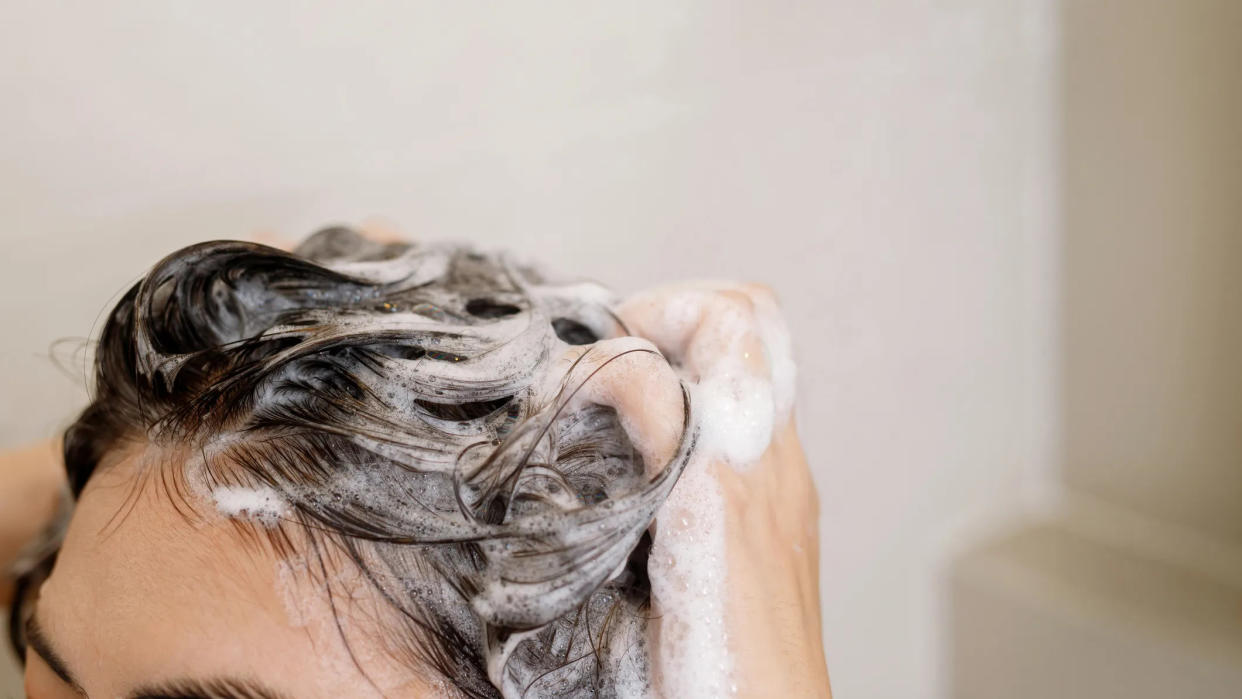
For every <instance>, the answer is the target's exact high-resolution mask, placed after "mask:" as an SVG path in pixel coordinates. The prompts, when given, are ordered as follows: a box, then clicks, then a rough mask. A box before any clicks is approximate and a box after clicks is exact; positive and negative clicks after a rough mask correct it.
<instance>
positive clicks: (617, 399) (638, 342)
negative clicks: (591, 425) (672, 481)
mask: <svg viewBox="0 0 1242 699" xmlns="http://www.w3.org/2000/svg"><path fill="white" fill-rule="evenodd" d="M552 376H554V377H557V379H556V381H557V385H556V388H554V389H553V390H559V391H562V395H563V396H564V397H565V398H567V399H568V400H570V408H571V409H572V407H573V406H574V404H580V403H582V402H587V403H595V404H597V405H606V406H609V407H611V408H613V409H614V410H616V411H617V417H618V419H619V420H620V422H621V427H622V429H624V430H625V432H626V434H627V435H628V436H629V438H630V442H631V443H633V444H634V447H635V449H637V450H638V452H639V454H641V455H642V457H643V463H644V465H645V468H646V472H647V475H648V476H649V477H650V476H654V475H655V474H657V473H659V472H660V471H661V470H663V468H664V467H665V465H666V464H668V462H669V461H670V460H671V459H672V458H673V456H674V454H676V452H677V448H678V446H679V445H680V444H681V439H682V432H683V427H684V424H685V417H686V416H685V402H684V399H683V394H682V388H681V381H680V380H679V379H678V378H677V375H676V374H675V373H674V372H673V369H672V367H670V366H669V364H668V362H667V361H665V359H664V357H663V356H662V355H661V354H660V353H659V351H658V350H657V349H656V348H655V346H654V345H653V344H652V343H651V342H649V341H647V340H643V339H641V338H637V337H622V338H616V339H612V340H603V341H601V342H597V343H595V344H593V345H581V346H573V347H569V348H568V349H567V350H566V352H565V354H563V355H562V356H561V357H560V358H559V359H558V360H557V366H556V367H555V368H554V371H553V372H552ZM559 377H564V378H563V379H561V378H559ZM562 385H563V388H561V386H562Z"/></svg>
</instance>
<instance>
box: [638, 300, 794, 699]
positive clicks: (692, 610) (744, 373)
mask: <svg viewBox="0 0 1242 699" xmlns="http://www.w3.org/2000/svg"><path fill="white" fill-rule="evenodd" d="M721 292H731V294H722V293H721ZM738 294H744V295H745V298H740V297H739V296H738ZM626 308H628V309H629V311H631V312H632V313H633V314H634V315H633V316H632V317H634V318H635V320H637V321H638V322H639V323H640V324H641V326H642V331H643V335H644V336H646V337H648V338H649V339H651V340H652V341H653V342H655V343H656V344H657V345H658V346H660V347H661V349H663V350H664V351H665V352H666V353H667V354H668V355H669V357H670V359H672V360H673V361H674V362H675V363H676V364H677V365H678V366H679V373H680V374H681V375H682V379H683V380H684V381H685V382H686V383H687V384H688V385H689V388H690V394H691V404H692V406H693V413H694V414H693V419H694V424H695V427H696V428H697V430H698V443H697V444H696V455H695V457H694V459H693V460H692V461H691V462H690V463H689V465H687V467H686V470H685V471H684V472H683V473H682V475H681V479H680V481H679V482H678V483H677V485H676V487H675V488H674V489H673V491H672V493H671V495H670V496H669V498H668V500H667V501H666V502H665V504H664V506H663V507H662V508H661V509H660V512H659V514H658V515H657V516H656V525H655V537H654V541H653V546H652V551H651V558H650V560H649V561H648V572H649V575H650V579H651V598H652V605H653V608H654V610H655V612H656V618H658V619H659V622H657V623H658V625H659V626H658V634H659V636H658V637H657V638H655V639H653V640H654V644H653V652H654V654H655V658H654V661H655V662H654V669H655V674H656V677H655V678H654V681H655V684H656V686H657V687H658V688H659V690H660V693H661V694H662V695H663V696H666V697H679V698H684V699H714V698H718V697H724V696H730V695H732V694H735V693H736V691H737V690H736V685H735V683H734V680H733V659H732V657H731V655H730V652H729V639H728V634H727V631H726V627H725V612H726V608H725V607H726V600H727V596H726V589H727V588H726V585H727V580H726V573H727V570H728V568H727V558H726V554H727V548H726V539H725V536H726V531H725V509H724V508H725V502H724V496H723V493H722V492H721V490H720V485H719V483H718V482H717V480H716V479H715V477H714V476H713V475H712V474H711V472H710V470H709V469H710V467H711V465H712V464H725V465H727V466H728V467H732V468H733V469H736V470H746V469H748V468H750V467H752V466H753V465H754V464H756V463H757V462H758V461H759V459H760V458H761V457H762V455H763V453H764V452H765V451H766V450H767V448H768V445H769V444H770V443H771V441H772V435H773V432H774V431H775V429H776V428H777V427H778V426H779V425H783V424H784V423H785V422H786V421H788V420H789V418H790V415H791V411H792V406H793V401H794V384H795V378H796V373H797V372H796V368H795V365H794V361H793V352H792V348H791V343H790V339H789V333H788V332H787V330H786V328H785V324H784V321H783V319H782V318H781V316H780V311H779V309H778V308H777V305H776V302H775V299H774V298H772V297H771V296H770V295H769V294H768V293H767V292H766V291H762V290H758V289H753V288H752V289H745V288H743V287H740V286H738V285H735V284H725V283H716V282H706V283H703V282H700V283H694V284H687V285H682V286H678V287H673V288H668V289H662V290H654V291H651V292H646V293H644V294H642V295H640V296H638V297H635V298H633V299H631V300H630V301H628V302H627V304H626ZM756 352H758V353H760V356H755V353H756Z"/></svg>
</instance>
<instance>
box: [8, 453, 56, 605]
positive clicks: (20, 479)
mask: <svg viewBox="0 0 1242 699" xmlns="http://www.w3.org/2000/svg"><path fill="white" fill-rule="evenodd" d="M64 482H65V469H64V468H63V467H62V466H61V452H60V440H51V441H47V442H43V443H41V444H36V445H32V446H29V447H26V448H24V449H19V450H14V451H9V452H3V453H0V606H4V605H6V604H8V601H9V597H10V596H11V595H12V590H11V589H10V588H11V584H12V581H10V580H8V579H7V576H6V575H5V573H7V572H8V570H9V566H11V565H12V564H13V561H14V560H15V559H16V558H17V555H18V553H19V552H20V551H21V550H22V547H23V546H25V545H26V544H27V543H28V542H30V541H31V540H33V539H34V538H35V537H36V536H37V535H38V534H39V532H41V531H42V530H43V528H44V527H46V526H47V525H48V523H49V522H51V520H52V517H53V515H55V513H56V508H57V505H58V504H59V503H60V498H61V489H62V488H63V487H64Z"/></svg>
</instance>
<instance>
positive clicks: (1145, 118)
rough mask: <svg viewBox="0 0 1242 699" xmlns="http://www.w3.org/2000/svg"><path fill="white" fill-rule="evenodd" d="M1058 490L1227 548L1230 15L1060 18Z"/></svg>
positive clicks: (1240, 437) (1238, 201)
mask: <svg viewBox="0 0 1242 699" xmlns="http://www.w3.org/2000/svg"><path fill="white" fill-rule="evenodd" d="M1063 27H1064V30H1063V31H1064V51H1065V54H1064V55H1065V57H1064V66H1065V70H1064V82H1063V90H1064V92H1063V98H1064V109H1065V112H1064V114H1065V117H1064V141H1063V154H1062V159H1063V163H1064V169H1063V172H1064V214H1065V246H1064V272H1065V292H1064V294H1063V296H1062V299H1063V302H1064V305H1063V312H1064V323H1065V332H1064V348H1063V354H1064V362H1065V365H1064V367H1065V372H1064V389H1063V390H1064V398H1065V409H1064V413H1063V419H1064V424H1065V438H1066V439H1065V479H1066V481H1067V482H1068V484H1069V485H1070V486H1071V487H1073V488H1076V489H1080V490H1082V491H1086V492H1088V493H1091V494H1094V495H1098V496H1101V497H1103V498H1105V499H1109V500H1113V501H1116V502H1118V503H1120V504H1122V505H1124V506H1128V507H1132V508H1136V509H1138V510H1141V511H1143V512H1145V513H1147V514H1148V515H1151V516H1155V517H1160V518H1165V519H1168V520H1170V521H1173V522H1177V523H1180V524H1184V525H1190V526H1193V527H1196V528H1200V529H1202V530H1204V531H1205V532H1208V533H1210V534H1212V535H1215V536H1219V537H1223V538H1228V539H1230V540H1232V541H1233V542H1235V543H1238V542H1242V468H1240V467H1239V466H1240V464H1239V455H1240V454H1242V361H1240V358H1242V273H1240V272H1242V75H1240V71H1242V3H1238V2H1235V1H1234V0H1193V1H1185V0H1183V1H1179V2H1164V1H1163V0H1086V1H1078V0H1074V1H1072V2H1066V3H1064V22H1063Z"/></svg>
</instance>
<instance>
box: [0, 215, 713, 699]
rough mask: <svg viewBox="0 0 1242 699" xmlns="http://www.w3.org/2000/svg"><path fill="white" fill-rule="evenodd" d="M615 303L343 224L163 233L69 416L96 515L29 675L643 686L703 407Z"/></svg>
mask: <svg viewBox="0 0 1242 699" xmlns="http://www.w3.org/2000/svg"><path fill="white" fill-rule="evenodd" d="M608 305H609V299H608V296H607V294H606V293H604V292H603V290H602V289H601V288H600V287H598V286H595V285H590V284H561V283H554V282H552V281H550V280H549V279H548V278H546V276H544V275H543V274H542V273H540V272H537V271H535V270H534V269H531V268H529V267H525V266H520V265H515V264H511V263H510V262H509V261H508V260H507V259H506V258H504V257H502V256H497V255H492V254H482V253H479V252H476V251H473V250H470V249H467V248H462V247H452V246H443V247H419V246H411V245H406V244H381V243H376V242H373V241H369V240H367V239H365V238H362V237H360V236H358V235H356V234H354V233H352V232H349V231H347V230H343V229H332V230H328V231H324V232H321V233H319V234H317V235H316V236H314V237H312V238H311V239H310V240H308V241H307V242H306V243H304V244H303V245H302V246H301V247H300V248H299V249H298V250H297V251H296V252H295V253H293V254H290V253H286V252H282V251H279V250H276V249H273V248H267V247H263V246H259V245H254V244H249V243H240V242H214V243H205V244H202V245H197V246H193V247H190V248H186V249H184V250H181V251H179V252H177V253H175V254H173V255H171V256H169V257H168V258H166V259H165V260H163V261H162V262H160V263H159V264H158V265H157V266H156V267H155V268H154V269H153V270H152V271H151V272H150V274H148V275H147V276H146V277H145V278H144V279H143V280H142V281H141V282H140V283H138V284H137V285H135V286H134V287H133V288H132V289H131V290H130V291H129V293H127V294H126V295H125V296H124V297H123V298H122V299H121V301H120V302H119V303H118V304H117V306H116V308H115V309H114V310H113V312H112V314H111V316H110V317H109V319H108V321H107V323H106V325H105V327H104V329H103V331H102V335H101V337H100V339H99V343H98V346H97V348H96V359H95V364H96V376H95V380H94V381H95V384H94V395H93V400H92V402H91V404H90V405H89V406H88V407H87V408H86V410H85V411H84V412H83V413H82V414H81V415H80V416H79V417H78V419H77V421H76V422H75V423H74V424H73V425H72V426H71V427H70V428H69V430H68V431H67V432H66V434H65V448H64V454H65V463H66V467H67V469H68V474H69V482H70V486H71V489H72V491H73V493H74V495H75V497H76V506H75V510H74V514H73V519H72V521H71V523H70V526H69V530H68V534H67V536H66V537H65V540H64V542H63V545H62V547H61V549H60V551H59V554H58V556H57V557H56V560H55V565H54V567H53V568H51V569H50V570H51V574H50V577H48V578H47V580H46V582H44V583H43V584H42V585H41V586H36V585H33V584H31V585H28V586H27V590H28V591H30V592H32V593H33V592H34V591H35V589H36V587H38V588H39V589H38V592H37V596H36V594H30V595H27V596H25V597H24V601H25V604H24V605H20V608H19V609H18V610H17V613H16V614H15V615H14V618H15V619H16V620H17V621H18V624H17V626H16V627H15V629H14V630H15V631H16V632H17V633H16V636H17V641H18V643H19V645H23V646H26V647H27V648H28V651H27V664H28V667H27V673H28V679H27V682H28V687H29V690H28V691H30V692H31V693H32V696H33V697H35V699H44V698H45V697H59V696H77V694H75V691H84V692H85V693H87V694H88V695H89V696H91V697H103V696H107V697H114V696H134V697H204V696H205V697H260V696H267V695H268V694H271V695H274V696H286V697H299V698H301V697H343V696H359V697H364V696H458V695H464V696H470V697H494V696H499V695H500V694H501V692H502V691H503V693H504V694H505V695H506V696H519V695H525V696H532V697H535V696H582V695H584V694H586V695H592V694H593V695H599V696H615V695H618V694H626V693H629V692H633V691H641V689H642V685H643V683H644V682H645V681H646V678H647V677H648V675H649V671H648V666H647V649H646V647H645V620H644V614H645V611H646V605H647V602H648V597H649V588H648V581H647V576H646V546H647V541H648V538H647V537H648V535H647V533H646V532H647V528H648V526H649V524H650V522H651V520H652V518H653V517H654V514H655V512H656V509H657V508H658V507H659V505H660V504H661V503H662V502H663V500H664V499H665V497H666V496H667V494H668V492H669V489H670V488H671V487H672V485H673V483H674V482H675V481H676V479H677V476H678V475H679V474H680V472H681V469H682V468H683V466H684V464H685V460H686V458H687V457H688V455H689V453H690V452H691V450H692V449H693V434H692V432H691V431H690V430H687V429H686V425H688V424H689V422H688V418H689V401H688V397H687V395H686V393H685V392H684V390H683V389H682V387H681V385H680V384H679V382H678V381H677V379H676V378H675V375H674V374H673V372H672V369H671V368H670V367H669V365H668V364H667V362H665V360H664V359H663V357H661V356H660V355H659V353H658V352H656V351H655V350H654V349H653V348H652V347H651V346H650V345H649V344H647V343H643V342H641V341H638V340H635V339H632V338H622V337H621V336H623V335H625V334H626V333H625V331H624V328H623V327H622V326H621V324H620V323H619V321H617V320H616V318H615V317H613V316H612V314H611V313H610V312H609V310H608ZM609 338H616V339H609ZM50 563H51V562H50V561H49V564H50ZM37 572H38V571H36V573H37ZM44 573H46V570H45V571H44ZM57 675H59V676H60V677H57ZM66 679H67V680H68V681H65V680H66ZM75 684H76V685H77V687H76V688H75V687H74V685H75Z"/></svg>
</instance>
